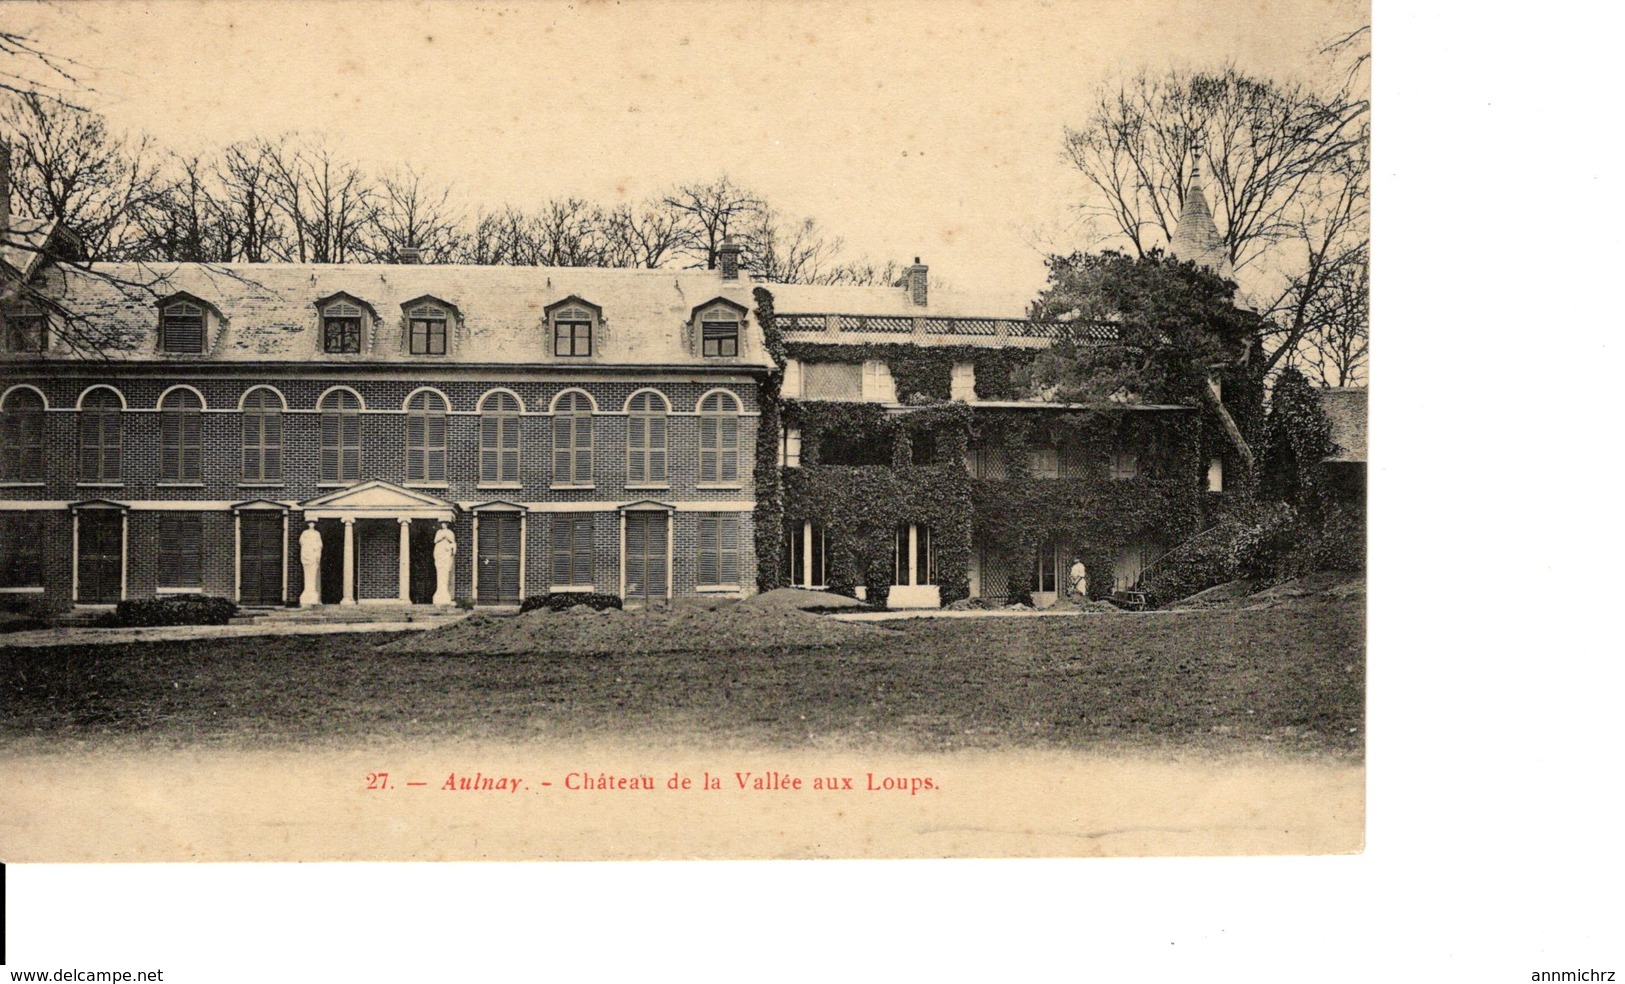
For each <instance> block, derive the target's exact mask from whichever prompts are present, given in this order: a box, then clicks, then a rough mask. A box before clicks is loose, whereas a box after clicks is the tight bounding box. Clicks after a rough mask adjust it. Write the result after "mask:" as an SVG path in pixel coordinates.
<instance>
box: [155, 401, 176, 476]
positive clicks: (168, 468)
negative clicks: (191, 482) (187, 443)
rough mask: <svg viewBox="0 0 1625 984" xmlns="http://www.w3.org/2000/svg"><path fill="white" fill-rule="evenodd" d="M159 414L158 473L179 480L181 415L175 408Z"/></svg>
mask: <svg viewBox="0 0 1625 984" xmlns="http://www.w3.org/2000/svg"><path fill="white" fill-rule="evenodd" d="M158 416H159V418H160V423H159V435H158V437H159V445H160V448H159V465H158V469H159V470H158V473H159V475H160V476H162V477H163V478H164V479H165V480H167V481H177V480H179V478H180V477H181V417H180V414H179V413H176V412H175V411H173V410H165V411H164V412H162V413H160V414H159V415H158Z"/></svg>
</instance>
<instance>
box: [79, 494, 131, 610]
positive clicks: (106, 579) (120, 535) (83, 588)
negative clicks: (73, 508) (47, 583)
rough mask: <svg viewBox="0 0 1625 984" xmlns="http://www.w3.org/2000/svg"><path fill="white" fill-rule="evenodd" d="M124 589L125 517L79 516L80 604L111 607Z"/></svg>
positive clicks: (92, 512)
mask: <svg viewBox="0 0 1625 984" xmlns="http://www.w3.org/2000/svg"><path fill="white" fill-rule="evenodd" d="M123 587H124V514H123V513H122V512H119V511H117V510H113V509H86V510H84V511H83V512H81V513H80V514H79V599H78V600H79V602H80V603H81V604H86V605H111V604H114V603H116V602H117V601H119V596H120V595H122V594H123Z"/></svg>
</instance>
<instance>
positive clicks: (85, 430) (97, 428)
mask: <svg viewBox="0 0 1625 984" xmlns="http://www.w3.org/2000/svg"><path fill="white" fill-rule="evenodd" d="M101 417H102V415H101V414H99V413H97V412H96V411H94V410H85V411H83V412H82V413H81V414H80V417H79V480H80V481H81V482H95V481H99V480H100V479H101V477H102V468H101V465H102V441H101V437H102V434H101V430H102V422H101Z"/></svg>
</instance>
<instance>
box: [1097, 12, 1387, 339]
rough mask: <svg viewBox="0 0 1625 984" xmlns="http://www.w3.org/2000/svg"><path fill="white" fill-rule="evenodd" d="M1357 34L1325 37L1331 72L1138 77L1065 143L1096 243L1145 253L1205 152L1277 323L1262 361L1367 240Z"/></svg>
mask: <svg viewBox="0 0 1625 984" xmlns="http://www.w3.org/2000/svg"><path fill="white" fill-rule="evenodd" d="M1365 37H1366V35H1365V34H1364V32H1353V33H1352V34H1350V35H1348V36H1346V37H1345V38H1341V39H1339V40H1338V41H1336V42H1334V43H1333V44H1332V45H1329V46H1327V48H1326V49H1325V52H1324V54H1325V55H1326V58H1327V63H1326V75H1327V77H1328V80H1327V81H1324V82H1322V83H1320V84H1310V83H1307V82H1277V81H1273V80H1267V79H1258V78H1254V77H1251V76H1247V75H1244V74H1242V73H1241V72H1239V71H1238V70H1237V69H1235V68H1234V67H1230V68H1226V69H1224V70H1222V71H1219V72H1188V71H1176V72H1170V73H1167V74H1165V75H1161V76H1151V75H1146V74H1141V75H1138V76H1136V77H1134V78H1132V79H1130V80H1128V81H1127V82H1124V83H1122V84H1120V85H1117V86H1114V87H1108V88H1104V89H1102V90H1101V91H1100V92H1099V93H1098V94H1097V95H1096V97H1095V101H1094V103H1093V105H1092V109H1091V112H1090V116H1089V119H1088V121H1087V122H1086V123H1085V124H1084V125H1083V126H1082V127H1079V128H1077V129H1068V130H1067V132H1066V137H1065V152H1066V156H1067V158H1068V160H1069V161H1070V162H1071V164H1072V165H1073V167H1074V168H1075V169H1076V170H1077V171H1078V172H1079V173H1080V174H1081V175H1083V178H1084V180H1085V183H1086V187H1087V188H1088V194H1087V198H1086V200H1085V202H1084V203H1083V207H1082V213H1083V216H1084V219H1085V224H1086V226H1087V227H1088V228H1089V229H1090V230H1092V232H1093V234H1094V236H1095V239H1096V242H1095V245H1102V244H1111V243H1120V242H1123V241H1126V242H1127V244H1128V245H1129V246H1130V247H1131V248H1132V251H1133V252H1135V253H1136V254H1138V255H1144V254H1145V253H1146V252H1147V251H1149V250H1150V249H1152V248H1153V247H1159V246H1163V245H1165V244H1166V243H1168V242H1170V241H1171V240H1172V238H1173V234H1174V232H1175V226H1176V225H1177V222H1178V218H1179V214H1180V210H1181V206H1182V204H1183V202H1184V199H1185V196H1186V194H1187V193H1188V191H1189V190H1190V175H1191V170H1192V165H1193V163H1196V162H1197V161H1198V158H1199V157H1200V158H1201V161H1200V163H1201V164H1202V165H1203V167H1204V171H1205V172H1206V174H1207V176H1208V179H1209V184H1208V188H1209V191H1210V192H1211V193H1212V195H1213V200H1212V202H1211V205H1212V208H1213V212H1214V218H1215V221H1216V224H1217V226H1218V229H1219V232H1220V235H1221V237H1222V239H1223V245H1224V248H1225V251H1226V252H1227V254H1228V257H1229V259H1230V261H1231V263H1232V265H1233V267H1234V269H1235V271H1236V279H1237V280H1238V281H1239V282H1241V283H1242V284H1243V292H1244V294H1245V295H1247V296H1249V297H1251V298H1252V301H1253V304H1254V306H1255V307H1257V308H1258V310H1260V312H1261V313H1263V314H1264V315H1265V316H1266V317H1267V318H1268V319H1269V320H1270V322H1271V324H1273V325H1274V327H1273V328H1272V329H1270V330H1269V331H1267V332H1266V337H1265V349H1264V352H1263V358H1264V360H1265V367H1264V368H1265V369H1266V370H1269V369H1273V368H1275V367H1276V366H1277V365H1278V364H1280V363H1281V361H1282V360H1283V359H1286V358H1288V357H1289V356H1290V354H1291V353H1294V352H1296V351H1298V349H1299V348H1300V346H1302V345H1303V344H1305V342H1304V340H1305V336H1306V334H1307V333H1308V332H1309V331H1310V330H1311V329H1312V328H1313V327H1314V325H1315V324H1317V323H1320V324H1324V321H1323V320H1321V319H1320V316H1319V315H1317V316H1316V317H1311V310H1312V309H1316V308H1317V305H1318V306H1319V310H1321V311H1324V308H1325V305H1324V303H1323V300H1324V298H1323V297H1322V293H1323V292H1324V291H1325V290H1327V289H1328V288H1329V286H1330V285H1331V284H1332V283H1333V282H1334V281H1336V279H1337V278H1338V277H1339V276H1340V275H1341V271H1342V270H1343V268H1344V267H1345V266H1347V265H1348V264H1350V263H1352V262H1357V261H1356V259H1355V258H1357V257H1359V256H1362V255H1363V254H1364V251H1365V249H1366V247H1367V245H1368V243H1369V231H1368V218H1369V172H1370V168H1369V163H1368V157H1367V147H1368V142H1369V102H1368V100H1367V99H1366V98H1365V96H1364V92H1365V79H1364V72H1365V66H1366V59H1365V57H1364V55H1363V53H1362V52H1361V50H1360V45H1361V43H1362V42H1363V40H1364V39H1365Z"/></svg>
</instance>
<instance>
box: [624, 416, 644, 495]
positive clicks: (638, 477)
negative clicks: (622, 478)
mask: <svg viewBox="0 0 1625 984" xmlns="http://www.w3.org/2000/svg"><path fill="white" fill-rule="evenodd" d="M626 480H627V481H628V482H631V483H632V484H634V485H638V484H642V483H644V482H647V481H648V480H649V422H648V420H647V419H646V418H644V417H640V416H638V415H637V414H635V413H634V414H633V415H632V416H630V417H628V418H627V420H626Z"/></svg>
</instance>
